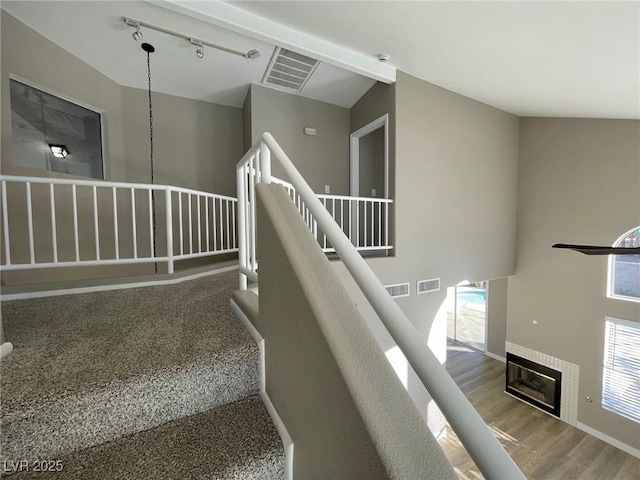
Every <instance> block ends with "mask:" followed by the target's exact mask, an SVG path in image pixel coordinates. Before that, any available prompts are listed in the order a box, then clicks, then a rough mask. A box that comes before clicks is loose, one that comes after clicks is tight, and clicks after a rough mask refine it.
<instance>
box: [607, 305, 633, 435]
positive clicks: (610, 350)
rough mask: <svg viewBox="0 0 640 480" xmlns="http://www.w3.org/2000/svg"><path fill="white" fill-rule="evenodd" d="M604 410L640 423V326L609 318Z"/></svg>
mask: <svg viewBox="0 0 640 480" xmlns="http://www.w3.org/2000/svg"><path fill="white" fill-rule="evenodd" d="M605 328H606V330H605V339H604V368H603V373H602V406H603V407H604V408H606V409H607V410H611V411H612V412H615V413H617V414H619V415H622V416H624V417H627V418H630V419H631V420H634V421H636V422H639V423H640V324H639V323H637V322H630V321H627V320H621V319H619V318H611V317H606V327H605Z"/></svg>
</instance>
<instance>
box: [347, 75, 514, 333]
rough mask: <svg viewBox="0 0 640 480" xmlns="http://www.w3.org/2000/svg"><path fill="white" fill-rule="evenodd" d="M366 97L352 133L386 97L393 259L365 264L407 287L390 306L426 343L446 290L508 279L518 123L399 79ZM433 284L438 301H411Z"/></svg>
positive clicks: (415, 81)
mask: <svg viewBox="0 0 640 480" xmlns="http://www.w3.org/2000/svg"><path fill="white" fill-rule="evenodd" d="M373 88H376V89H377V92H375V91H373ZM373 88H372V90H370V92H371V93H377V94H376V95H369V93H368V94H367V95H369V96H367V95H366V96H365V97H363V99H361V101H360V102H358V104H356V106H355V107H354V110H356V109H357V110H358V114H357V118H358V120H357V123H356V122H354V121H352V128H353V127H358V128H359V127H360V126H362V125H364V124H366V123H369V122H370V121H372V120H374V119H375V118H377V117H379V116H380V115H382V114H384V113H386V111H387V109H388V108H389V105H390V104H391V103H392V102H391V101H390V98H391V97H392V96H395V98H396V106H395V110H394V112H393V115H391V117H392V120H393V121H392V122H391V124H392V126H393V128H392V132H391V136H392V137H393V138H394V145H395V152H394V153H393V154H392V155H390V157H391V162H392V164H391V165H390V167H391V170H392V171H394V172H395V178H394V179H393V182H392V186H393V187H392V190H395V196H394V200H395V209H394V210H395V212H396V219H395V222H396V230H395V235H396V238H395V242H394V244H395V247H396V248H395V258H377V259H371V260H369V263H370V265H371V266H372V268H374V270H375V271H376V273H377V274H378V275H379V277H380V278H381V279H382V280H383V282H384V283H400V282H404V281H410V282H411V291H412V295H411V296H410V297H406V298H400V299H398V303H399V304H400V306H401V307H402V308H403V309H404V310H405V312H406V313H407V315H408V316H409V318H411V320H412V321H414V323H415V324H416V326H417V327H418V329H419V330H420V331H421V333H422V334H423V335H424V336H425V338H428V336H429V332H430V330H431V327H432V323H433V320H434V318H435V317H436V315H437V314H438V313H439V310H440V307H441V305H442V302H443V301H444V298H445V296H446V288H445V287H446V286H453V285H456V284H458V283H459V282H461V281H463V280H469V281H476V280H485V279H492V278H501V277H505V276H508V275H510V274H512V273H513V272H514V268H515V238H516V186H517V166H518V118H517V117H515V116H513V115H510V114H507V113H505V112H502V111H500V110H497V109H495V108H493V107H489V106H487V105H485V104H482V103H480V102H477V101H475V100H471V99H469V98H466V97H463V96H462V95H458V94H456V93H453V92H451V91H448V90H445V89H443V88H440V87H437V86H435V85H432V84H430V83H427V82H424V81H422V80H419V79H417V78H414V77H411V76H409V75H407V74H404V73H402V72H398V77H397V82H396V85H395V87H394V89H393V92H392V91H391V90H390V89H389V88H384V87H381V86H377V85H376V86H374V87H373ZM365 101H368V102H371V103H372V105H365V104H364V102H365ZM365 112H366V113H365ZM355 118H356V114H355V112H354V113H353V114H352V119H355ZM434 277H440V278H441V285H442V289H441V291H440V292H437V293H431V294H425V295H419V296H417V295H415V282H416V281H417V280H419V279H427V278H434Z"/></svg>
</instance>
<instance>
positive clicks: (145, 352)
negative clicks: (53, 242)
mask: <svg viewBox="0 0 640 480" xmlns="http://www.w3.org/2000/svg"><path fill="white" fill-rule="evenodd" d="M235 288H237V273H234V272H229V273H223V274H220V275H212V276H208V277H204V278H201V279H197V280H191V281H186V282H182V283H178V284H175V285H162V286H154V287H142V288H133V289H126V290H114V291H107V292H95V293H87V294H80V295H62V296H57V297H48V298H39V299H31V300H15V301H9V302H3V303H2V320H3V328H4V333H5V336H6V337H7V338H9V339H11V342H12V343H13V345H14V353H13V354H12V355H10V356H9V357H7V358H6V359H5V360H3V361H2V363H0V368H1V373H2V379H1V382H2V409H3V411H11V410H12V409H14V408H16V407H28V406H29V404H30V403H32V402H37V401H39V400H41V399H42V400H48V399H50V398H52V397H60V396H64V395H69V394H73V393H74V392H75V391H79V390H80V391H84V390H87V389H88V388H91V387H94V386H99V385H104V384H106V383H109V382H111V381H114V380H124V379H127V378H131V377H135V376H137V375H143V374H145V373H149V372H159V371H162V370H171V369H175V368H176V366H182V365H184V366H188V365H193V364H195V363H198V362H202V361H205V362H207V361H210V359H211V355H212V354H215V353H218V354H224V352H225V351H227V350H232V349H234V348H238V347H243V346H245V345H253V342H252V340H251V337H250V336H249V334H248V333H247V332H246V330H245V329H244V328H243V327H242V325H241V323H240V322H238V320H237V318H236V317H235V315H234V314H233V312H232V310H231V308H230V307H229V299H230V298H231V294H232V292H233V290H234V289H235Z"/></svg>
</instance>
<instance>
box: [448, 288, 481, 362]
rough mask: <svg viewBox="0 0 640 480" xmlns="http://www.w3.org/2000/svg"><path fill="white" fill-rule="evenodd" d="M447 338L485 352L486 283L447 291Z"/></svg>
mask: <svg viewBox="0 0 640 480" xmlns="http://www.w3.org/2000/svg"><path fill="white" fill-rule="evenodd" d="M447 302H448V311H447V315H448V317H447V318H448V323H447V336H448V337H449V338H450V339H452V340H453V341H455V342H458V343H462V344H464V345H467V346H468V347H471V348H473V349H475V350H480V351H481V352H484V351H485V346H486V321H487V282H475V283H469V284H467V285H458V286H457V287H451V288H448V289H447Z"/></svg>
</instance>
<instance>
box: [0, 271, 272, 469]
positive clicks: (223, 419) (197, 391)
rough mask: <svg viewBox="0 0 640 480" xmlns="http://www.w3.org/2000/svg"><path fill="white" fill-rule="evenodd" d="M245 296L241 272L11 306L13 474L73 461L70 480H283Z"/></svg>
mask: <svg viewBox="0 0 640 480" xmlns="http://www.w3.org/2000/svg"><path fill="white" fill-rule="evenodd" d="M236 286H237V274H236V273H234V272H229V273H222V274H218V275H213V276H208V277H204V278H200V279H197V280H190V281H185V282H182V283H179V284H176V285H166V286H154V287H143V288H134V289H127V290H114V291H107V292H96V293H87V294H81V295H64V296H57V297H48V298H40V299H31V300H15V301H10V302H4V303H3V304H2V320H3V324H4V333H5V335H6V336H7V338H8V339H10V341H11V342H12V343H13V344H14V347H15V351H14V353H12V354H11V355H9V356H8V357H7V358H5V359H3V360H2V361H1V362H0V368H1V374H2V378H1V386H2V406H1V412H2V432H1V439H2V450H1V452H0V455H1V457H2V458H1V459H2V461H3V467H4V470H5V471H4V473H5V474H8V475H10V478H11V479H12V480H13V479H22V478H32V477H33V478H43V475H44V476H45V477H46V475H45V474H43V473H39V472H35V471H34V467H35V464H34V462H35V461H36V460H58V459H59V460H61V461H62V465H63V470H62V472H56V473H51V474H50V475H51V476H52V477H53V476H55V478H56V479H66V478H69V479H71V478H74V479H75V478H78V479H80V478H82V479H93V478H95V479H101V478H110V479H120V478H122V479H133V478H135V479H147V478H149V479H151V478H153V479H164V478H171V479H173V478H176V479H178V478H179V479H191V478H198V479H201V478H202V479H204V478H207V479H208V478H211V479H236V478H237V479H254V478H255V479H258V478H260V479H275V478H283V476H284V449H283V445H282V441H281V440H280V438H279V436H278V433H277V431H276V429H275V427H274V425H273V423H272V422H271V419H270V417H269V415H268V413H267V411H266V409H265V407H264V405H263V404H262V401H261V399H260V396H259V392H258V348H257V346H256V345H255V343H254V341H253V340H252V339H251V337H250V336H249V335H248V333H247V332H246V331H245V330H244V327H243V326H242V324H241V323H240V321H239V320H238V319H237V318H236V317H235V316H234V314H233V312H232V311H231V308H230V307H229V300H230V298H231V293H232V291H233V290H234V289H235V288H236ZM20 460H26V461H27V462H28V464H25V463H22V464H19V463H18V462H19V461H20ZM27 470H28V471H27Z"/></svg>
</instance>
